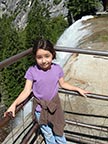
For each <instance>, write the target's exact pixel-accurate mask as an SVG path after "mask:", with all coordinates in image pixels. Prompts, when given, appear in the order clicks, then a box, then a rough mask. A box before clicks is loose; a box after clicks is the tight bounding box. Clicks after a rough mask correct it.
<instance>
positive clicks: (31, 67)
mask: <svg viewBox="0 0 108 144" xmlns="http://www.w3.org/2000/svg"><path fill="white" fill-rule="evenodd" d="M36 69H37V66H36V65H33V66H30V67H29V68H28V69H27V71H31V72H32V71H34V70H36Z"/></svg>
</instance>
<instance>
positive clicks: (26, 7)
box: [0, 0, 68, 29]
mask: <svg viewBox="0 0 108 144" xmlns="http://www.w3.org/2000/svg"><path fill="white" fill-rule="evenodd" d="M67 1H68V0H61V2H60V3H59V4H57V5H56V4H55V3H54V2H53V0H45V1H43V0H40V4H41V3H44V4H45V5H46V6H47V5H48V7H49V12H50V15H51V17H56V16H58V15H59V14H61V15H63V16H64V17H66V16H67V14H68V9H67V8H66V6H65V3H66V2H67ZM34 2H35V0H23V1H22V0H0V17H2V15H3V14H7V15H12V14H15V13H17V15H16V18H15V21H14V24H15V26H16V28H19V29H22V28H25V27H26V22H27V16H28V13H29V11H30V9H31V8H32V6H33V4H34Z"/></svg>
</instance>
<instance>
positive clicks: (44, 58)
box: [4, 39, 88, 144]
mask: <svg viewBox="0 0 108 144" xmlns="http://www.w3.org/2000/svg"><path fill="white" fill-rule="evenodd" d="M33 54H34V57H35V61H36V64H35V65H34V66H31V67H30V68H29V69H28V70H27V72H26V74H25V79H26V83H25V87H24V89H23V91H22V92H21V93H20V95H19V96H18V98H17V99H16V100H15V101H14V102H13V104H12V105H11V106H10V107H9V108H8V110H7V111H6V112H5V113H4V116H6V114H7V112H12V115H13V117H15V109H16V106H17V105H19V104H20V103H21V102H23V101H24V100H25V99H26V98H27V97H28V96H29V95H30V93H31V92H33V94H34V97H35V100H36V103H37V106H36V108H35V115H36V117H37V119H38V121H39V123H40V129H41V131H42V133H43V135H44V137H45V141H46V144H66V139H65V136H64V134H63V129H64V125H65V123H64V117H63V111H62V108H61V104H60V99H59V97H58V84H59V86H60V87H61V88H64V89H68V90H74V91H78V92H79V93H80V94H81V95H83V96H85V94H86V93H88V92H87V91H85V90H82V89H80V88H78V87H75V86H72V85H70V84H68V83H67V82H65V81H64V78H63V75H64V74H63V70H62V68H61V67H60V66H59V65H58V64H55V63H53V62H52V60H53V59H55V58H56V52H55V49H54V47H53V44H52V43H51V42H50V41H49V40H44V39H40V40H36V41H35V43H34V46H33Z"/></svg>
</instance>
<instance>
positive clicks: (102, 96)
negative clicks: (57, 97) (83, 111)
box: [59, 89, 108, 101]
mask: <svg viewBox="0 0 108 144" xmlns="http://www.w3.org/2000/svg"><path fill="white" fill-rule="evenodd" d="M59 92H61V93H64V94H70V95H76V96H79V95H80V94H79V93H78V92H75V91H69V90H65V89H59ZM80 96H81V95H80ZM86 96H87V97H88V98H93V99H99V100H105V101H108V96H106V95H100V94H93V93H88V94H86Z"/></svg>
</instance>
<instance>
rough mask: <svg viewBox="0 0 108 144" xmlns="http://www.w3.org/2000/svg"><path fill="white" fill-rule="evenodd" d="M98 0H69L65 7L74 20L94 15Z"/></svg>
mask: <svg viewBox="0 0 108 144" xmlns="http://www.w3.org/2000/svg"><path fill="white" fill-rule="evenodd" d="M98 2H99V0H95V1H94V0H69V2H68V4H67V7H68V9H69V11H70V12H71V13H72V14H73V16H74V18H75V20H77V19H79V18H81V17H82V16H84V15H88V14H95V12H96V8H97V5H98Z"/></svg>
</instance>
